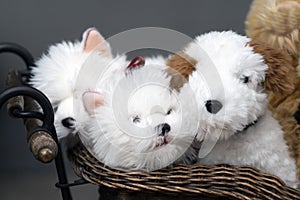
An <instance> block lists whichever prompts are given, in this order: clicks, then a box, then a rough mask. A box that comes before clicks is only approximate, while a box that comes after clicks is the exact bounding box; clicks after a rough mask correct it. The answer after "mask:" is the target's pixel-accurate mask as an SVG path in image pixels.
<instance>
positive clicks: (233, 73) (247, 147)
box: [168, 31, 297, 187]
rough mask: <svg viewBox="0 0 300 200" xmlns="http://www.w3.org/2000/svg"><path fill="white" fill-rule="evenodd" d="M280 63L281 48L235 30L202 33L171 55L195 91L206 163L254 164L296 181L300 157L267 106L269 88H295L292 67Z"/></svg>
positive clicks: (202, 159) (202, 160) (292, 182)
mask: <svg viewBox="0 0 300 200" xmlns="http://www.w3.org/2000/svg"><path fill="white" fill-rule="evenodd" d="M183 59H185V60H188V63H189V64H187V61H182V60H183ZM280 62H284V57H283V56H282V55H281V54H280V53H279V52H277V51H276V50H273V49H270V48H266V47H263V46H262V45H260V44H258V43H255V42H253V41H251V40H250V39H249V38H247V37H244V36H241V35H238V34H236V33H234V32H232V31H227V32H210V33H208V34H204V35H201V36H199V37H197V38H196V39H195V40H194V41H193V42H191V43H190V44H188V45H187V47H186V48H185V49H184V50H183V51H182V52H181V53H180V54H179V55H175V56H173V57H171V58H170V60H169V62H168V63H169V65H170V66H171V67H172V68H174V69H175V70H178V72H179V74H183V75H188V76H187V79H188V84H189V85H190V87H191V88H192V89H193V90H194V92H195V98H196V99H197V104H198V109H199V132H198V135H197V140H199V141H201V142H202V146H201V149H200V152H199V156H200V163H205V164H217V163H227V164H232V165H241V166H252V167H255V168H258V169H261V170H263V171H265V172H268V173H272V174H275V175H277V176H279V177H280V178H281V179H283V180H284V181H285V182H286V183H287V184H289V185H291V186H293V187H295V186H296V183H297V179H296V165H295V160H294V159H293V158H291V157H290V155H289V151H288V147H287V145H286V141H285V140H284V138H283V135H284V134H283V131H282V129H281V126H280V125H279V124H278V122H277V121H276V120H275V119H274V118H273V117H272V114H271V113H270V111H269V110H268V108H267V104H268V99H267V96H268V95H267V93H268V92H280V91H283V90H284V89H288V88H289V87H290V82H289V78H288V77H287V74H288V71H289V69H288V68H286V66H287V65H281V64H282V63H280ZM174 77H176V76H174ZM178 80H179V79H175V78H173V81H171V83H172V84H173V85H176V81H177V82H180V81H178ZM182 84H184V83H179V85H182Z"/></svg>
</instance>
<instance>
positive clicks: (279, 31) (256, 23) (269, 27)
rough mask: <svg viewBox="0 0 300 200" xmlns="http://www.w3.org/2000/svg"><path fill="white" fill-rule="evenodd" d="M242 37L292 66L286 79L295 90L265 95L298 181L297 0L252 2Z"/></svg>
mask: <svg viewBox="0 0 300 200" xmlns="http://www.w3.org/2000/svg"><path fill="white" fill-rule="evenodd" d="M246 34H247V35H248V36H249V37H250V38H252V39H255V40H257V41H260V42H264V43H266V44H267V45H268V46H270V47H273V48H277V49H279V50H282V51H283V52H284V53H286V55H285V56H286V59H287V61H288V62H289V63H290V64H291V65H293V66H294V71H291V72H290V79H291V81H293V82H294V86H295V89H294V90H293V91H292V92H290V91H289V92H288V91H287V92H285V93H283V94H281V95H278V94H277V95H275V93H273V94H270V95H269V98H270V99H269V100H270V110H271V111H272V112H273V115H274V117H275V118H276V119H277V120H278V121H279V122H280V124H281V126H282V127H283V129H284V131H285V139H286V141H287V144H288V146H289V150H290V152H291V155H292V156H293V157H295V159H296V161H297V167H298V179H300V65H299V57H300V0H290V1H288V0H254V1H253V2H252V5H251V7H250V10H249V13H248V16H247V19H246ZM278 81H280V80H278Z"/></svg>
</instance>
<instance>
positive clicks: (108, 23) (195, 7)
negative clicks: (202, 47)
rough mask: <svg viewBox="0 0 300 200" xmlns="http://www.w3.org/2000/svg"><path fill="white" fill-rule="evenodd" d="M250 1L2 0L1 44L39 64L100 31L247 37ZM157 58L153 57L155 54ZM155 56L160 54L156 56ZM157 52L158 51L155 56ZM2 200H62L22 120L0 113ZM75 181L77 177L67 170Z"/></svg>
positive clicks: (4, 58)
mask: <svg viewBox="0 0 300 200" xmlns="http://www.w3.org/2000/svg"><path fill="white" fill-rule="evenodd" d="M250 3H251V1H250V0H246V1H241V0H228V1H221V0H202V1H199V0H198V1H196V0H194V1H192V0H185V1H183V0H181V1H179V0H177V1H175V0H173V1H172V0H168V1H163V0H159V1H158V0H152V1H142V0H131V1H112V0H111V1H108V0H105V1H99V0H98V1H96V0H90V1H53V0H52V1H40V0H26V1H16V0H1V1H0V42H15V43H18V44H21V45H22V46H24V47H26V48H28V49H29V50H30V51H31V53H32V54H33V56H34V57H35V58H36V59H37V58H39V56H40V55H41V54H42V52H44V51H45V50H46V49H47V47H48V46H49V45H51V44H52V43H56V42H60V41H62V40H75V39H80V38H81V34H82V32H83V31H84V30H85V29H86V28H88V27H90V26H94V27H96V28H97V29H98V30H99V31H100V32H101V33H102V34H103V35H104V36H105V37H110V36H113V35H115V34H117V33H119V32H122V31H126V30H128V29H132V28H137V27H163V28H169V29H173V30H176V31H179V32H182V33H184V34H186V35H188V36H190V37H195V36H196V35H198V34H201V33H204V32H207V31H211V30H229V29H231V30H234V31H237V32H239V33H241V34H244V20H245V17H246V14H247V12H248V10H249V6H250ZM150 53H153V52H150ZM154 53H155V52H154ZM156 53H157V52H156ZM0 65H1V67H0V71H1V73H0V89H1V91H2V90H3V89H4V83H5V78H6V74H7V72H8V70H9V69H22V68H24V64H23V63H22V62H21V60H20V59H19V58H16V57H15V56H13V55H11V54H1V55H0ZM0 122H1V133H0V134H1V140H0V158H1V160H0V199H1V200H10V199H14V200H15V199H21V198H22V199H31V200H33V199H45V200H46V199H61V197H60V193H59V191H58V190H57V189H56V188H55V187H54V184H55V182H56V173H55V168H54V164H53V163H51V164H47V165H45V164H41V163H39V162H38V161H36V160H35V159H34V158H33V157H32V155H31V154H30V152H29V150H28V148H27V144H26V139H25V134H24V130H23V126H22V122H21V121H20V120H15V119H12V118H10V117H9V116H8V115H7V113H6V110H5V109H4V108H2V109H1V111H0ZM68 171H69V173H70V176H71V178H70V179H71V180H72V179H74V178H76V177H75V176H74V175H73V174H72V172H71V170H68ZM96 190H97V188H96V187H95V186H90V185H88V186H84V187H76V188H75V189H74V190H73V191H74V194H73V196H74V199H97V191H96Z"/></svg>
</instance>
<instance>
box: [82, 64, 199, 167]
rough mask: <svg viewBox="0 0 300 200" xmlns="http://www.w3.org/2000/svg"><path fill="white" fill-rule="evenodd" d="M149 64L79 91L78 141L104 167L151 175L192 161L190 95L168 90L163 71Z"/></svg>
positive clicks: (193, 112) (193, 130)
mask: <svg viewBox="0 0 300 200" xmlns="http://www.w3.org/2000/svg"><path fill="white" fill-rule="evenodd" d="M162 61H163V62H164V60H162ZM151 62H152V64H148V65H147V60H146V65H145V66H144V67H141V68H138V69H132V70H127V71H126V73H124V76H116V75H115V74H113V75H112V76H111V77H110V78H109V79H107V81H105V82H104V83H101V84H99V83H98V82H97V81H98V80H100V79H101V78H97V77H95V79H94V80H97V81H96V82H94V83H95V87H94V89H92V90H91V89H90V90H87V91H84V90H82V91H81V94H82V99H79V100H78V106H76V107H77V108H79V107H80V103H81V102H82V107H83V108H84V111H85V112H82V111H80V110H79V112H78V113H77V116H78V117H79V118H80V119H77V120H78V121H80V124H81V127H80V129H79V132H78V135H79V137H80V139H81V141H82V142H83V143H84V144H85V146H86V147H87V148H88V149H89V150H90V152H91V153H92V154H93V155H94V156H95V157H96V158H97V159H98V160H100V161H102V162H103V163H105V164H106V165H109V166H111V167H123V168H132V167H133V168H139V169H145V170H148V171H151V170H156V169H159V168H162V167H166V166H169V165H170V164H172V163H178V162H180V163H191V161H192V160H195V158H196V152H195V151H194V149H193V148H192V147H190V145H191V144H192V142H193V140H194V138H195V134H196V131H197V122H198V120H197V119H196V118H197V115H196V113H197V112H196V109H195V107H196V104H195V101H193V99H194V98H193V93H192V91H191V90H189V88H188V87H184V88H182V91H181V93H177V92H176V91H172V90H170V88H169V81H170V77H168V78H167V77H166V74H165V70H166V66H165V65H164V64H163V63H160V65H158V64H154V63H157V62H158V60H157V59H153V60H152V61H150V63H151ZM93 64H94V65H96V66H99V65H98V64H97V62H93ZM89 66H90V65H89ZM90 67H91V69H94V68H95V67H93V66H90ZM89 73H92V74H95V73H93V72H90V71H89ZM89 73H88V71H87V72H86V73H83V74H82V75H83V76H87V77H90V75H89ZM99 74H101V73H99ZM82 79H85V78H84V77H83V78H82ZM80 84H81V85H82V84H84V83H80ZM79 93H80V92H79ZM79 97H80V96H79Z"/></svg>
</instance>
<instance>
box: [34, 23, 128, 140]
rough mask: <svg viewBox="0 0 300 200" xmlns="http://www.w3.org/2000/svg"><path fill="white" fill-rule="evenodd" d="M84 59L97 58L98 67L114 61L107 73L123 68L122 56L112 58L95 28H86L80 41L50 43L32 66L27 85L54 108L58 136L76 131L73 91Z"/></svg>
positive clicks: (124, 63) (60, 137) (109, 50)
mask: <svg viewBox="0 0 300 200" xmlns="http://www.w3.org/2000/svg"><path fill="white" fill-rule="evenodd" d="M93 54H95V55H94V56H91V55H93ZM88 59H99V60H101V63H99V62H98V63H99V64H101V66H102V68H103V67H104V66H109V65H110V62H111V61H112V60H114V62H113V63H114V66H115V68H114V67H109V70H108V71H110V73H111V72H113V73H116V71H122V70H123V71H124V70H125V68H126V58H125V56H120V57H116V58H113V57H112V54H111V49H110V46H109V44H108V42H106V40H105V39H104V38H103V37H102V35H101V34H100V33H99V32H98V31H97V30H96V29H95V28H89V29H87V30H86V31H85V32H84V33H83V35H82V40H81V42H65V41H63V42H61V43H58V44H55V45H52V46H50V48H49V50H48V52H47V53H46V54H44V55H43V56H42V57H41V58H40V59H39V60H38V61H37V62H36V67H33V68H32V74H33V76H32V78H31V79H30V84H31V85H32V86H33V87H35V88H37V89H39V90H41V91H42V92H43V93H44V94H45V95H46V96H47V97H48V99H49V100H50V102H51V103H52V105H53V107H54V109H55V110H56V112H55V127H56V129H57V133H58V138H59V139H62V138H64V137H66V136H68V134H70V133H73V134H74V133H76V132H77V130H78V128H77V127H78V126H79V124H77V122H76V119H75V118H76V117H75V116H74V105H73V102H74V90H75V86H76V84H77V83H76V82H77V81H78V79H77V78H78V75H79V74H80V71H81V69H82V66H83V64H84V63H85V62H86V61H87V60H88ZM101 66H97V67H101ZM122 67H123V68H122ZM107 74H109V72H107ZM86 81H87V82H88V81H89V80H88V79H87V80H86ZM87 87H88V86H87Z"/></svg>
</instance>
